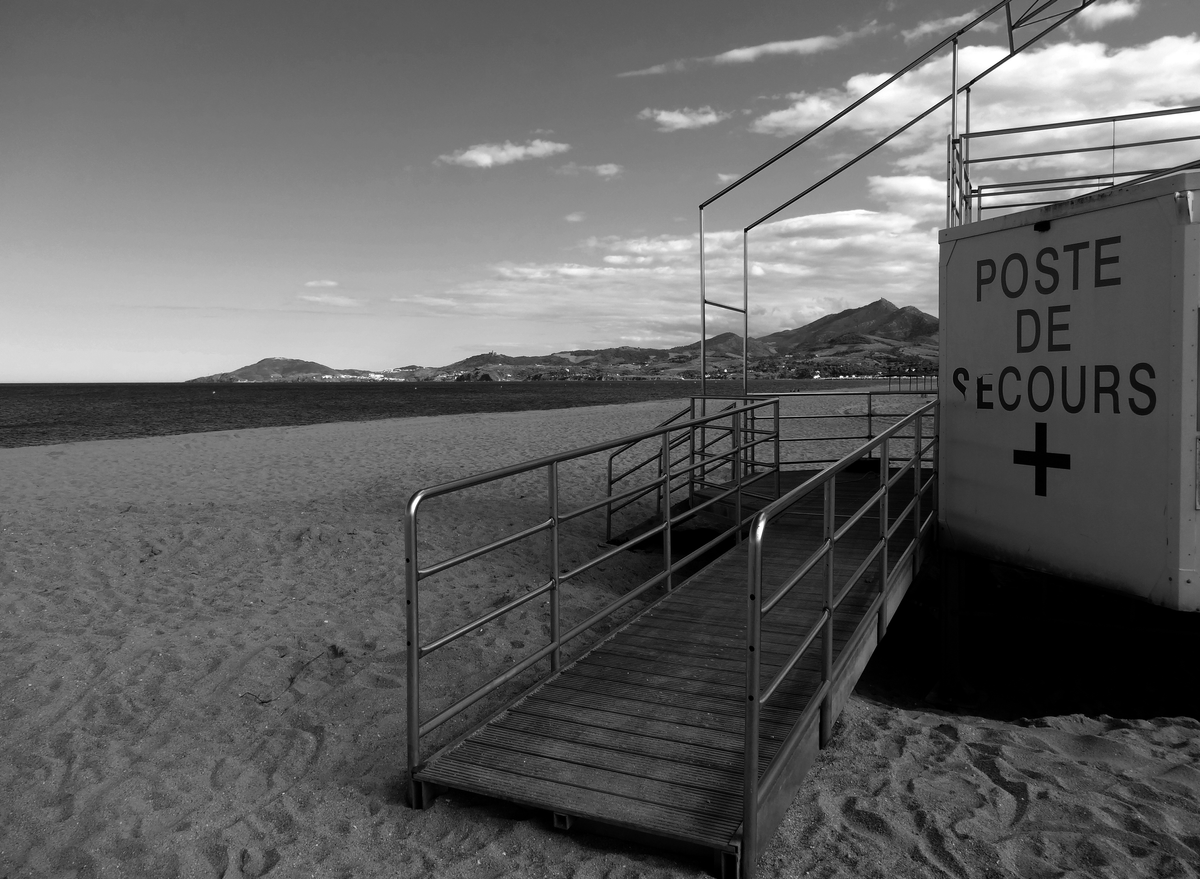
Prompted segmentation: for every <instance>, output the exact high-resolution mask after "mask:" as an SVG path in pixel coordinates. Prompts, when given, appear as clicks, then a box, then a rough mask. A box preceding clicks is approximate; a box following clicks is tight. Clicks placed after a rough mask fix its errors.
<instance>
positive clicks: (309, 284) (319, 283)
mask: <svg viewBox="0 0 1200 879" xmlns="http://www.w3.org/2000/svg"><path fill="white" fill-rule="evenodd" d="M337 285H338V282H337V281H305V282H304V286H305V287H336V286H337Z"/></svg>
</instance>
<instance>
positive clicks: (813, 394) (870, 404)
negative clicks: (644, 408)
mask: <svg viewBox="0 0 1200 879" xmlns="http://www.w3.org/2000/svg"><path fill="white" fill-rule="evenodd" d="M912 378H913V379H914V381H913V382H911V384H920V385H923V386H920V387H913V388H911V389H909V390H905V389H903V388H902V387H899V385H898V387H897V389H895V390H893V389H892V388H891V386H890V383H889V389H888V390H886V391H883V390H861V391H859V390H834V391H784V392H777V391H776V392H762V393H759V392H753V393H751V394H750V395H749V396H748V397H746V398H743V397H738V398H737V399H739V400H741V399H754V400H763V399H779V400H787V399H793V398H801V399H810V398H811V399H821V398H831V397H846V398H849V399H858V398H863V397H865V398H866V409H865V410H864V411H861V412H845V413H830V412H818V413H800V414H788V415H784V414H780V416H779V420H780V422H800V421H813V422H816V421H838V420H843V421H845V420H849V421H851V422H853V421H855V420H858V419H863V418H865V419H866V431H865V432H864V433H850V432H847V433H845V434H837V435H829V434H820V435H813V436H800V437H784V436H782V435H780V436H779V440H778V442H779V443H780V445H781V446H783V445H787V446H794V445H801V447H802V448H803V447H804V446H803V445H802V444H804V443H810V442H812V441H820V442H821V443H825V444H833V443H846V442H852V441H853V442H856V443H857V442H861V441H863V440H869V439H873V438H874V436H875V426H876V423H877V422H886V421H887V420H888V419H892V418H900V417H903V414H905V413H889V412H880V411H879V410H878V409H877V407H876V402H877V401H878V400H879V399H880V398H884V397H908V396H916V395H920V396H927V395H929V394H931V393H936V392H937V387H936V376H927V375H925V374H923V373H920V374H915V375H914V376H912ZM918 379H921V380H928V381H919V382H918V381H917V380H918ZM699 399H700V398H695V399H693V404H692V405H693V409H694V407H695V405H696V403H697V402H698V401H699ZM714 399H721V398H714V397H708V398H707V400H708V401H712V400H714ZM690 411H692V410H684V411H683V412H681V413H678V414H676V415H674V416H672V417H671V418H670V419H668V420H667V421H664V422H662V424H661V425H659V426H660V427H664V426H666V425H667V424H672V423H674V422H675V421H676V420H677V419H678V418H680V417H681V416H683V415H686V414H688V413H689V412H690ZM712 429H713V428H710V430H712ZM777 432H778V431H776V430H769V431H768V433H777ZM721 439H722V437H720V436H718V437H715V438H713V439H711V440H705V441H703V442H702V443H700V444H697V443H696V441H695V439H694V438H693V437H691V436H690V435H681V436H679V437H678V438H676V439H675V440H673V441H672V449H673V450H675V449H678V448H681V447H682V446H683V445H685V444H688V443H689V442H690V443H691V446H692V449H691V454H692V456H693V457H703V456H704V455H705V453H706V452H707V451H708V449H709V448H711V447H712V446H714V445H716V444H717V443H718V442H719V441H720V440H721ZM636 445H637V444H636V443H630V444H627V445H625V446H622V447H620V448H619V449H616V450H615V451H614V452H612V453H611V454H610V455H609V461H608V489H607V491H608V496H609V499H610V505H609V508H608V510H607V514H606V517H605V537H604V539H605V541H611V540H612V539H613V519H614V517H615V515H616V514H617V513H619V512H620V511H621V510H623V509H625V508H626V507H627V506H629V505H630V504H631V503H633V502H634V501H636V500H637V499H638V498H640V497H643V496H645V495H646V494H649V493H650V492H651V491H657V490H658V486H657V484H656V483H655V482H646V483H642V484H641V486H640V487H639V489H638V490H637V492H636V495H635V496H631V495H633V492H626V493H622V494H614V492H615V490H616V487H617V485H619V484H620V483H621V482H623V481H624V480H625V479H628V478H629V477H630V476H632V475H634V474H635V473H638V472H641V471H642V470H644V469H645V468H646V467H649V466H650V465H653V464H656V463H661V460H662V455H661V452H660V451H659V450H655V451H653V452H647V454H646V457H645V458H642V459H639V460H638V461H637V462H636V463H634V464H632V465H630V466H628V467H627V468H626V469H625V470H623V471H621V472H620V473H614V465H615V462H616V459H617V456H618V455H621V454H624V453H626V452H629V451H630V450H632V449H633V448H634V447H635V446H636ZM839 457H840V456H839ZM775 460H776V461H777V462H778V463H779V464H780V465H786V466H815V465H825V464H830V463H833V462H834V461H836V460H838V457H833V458H830V457H814V456H808V457H803V458H792V459H784V458H782V457H780V456H779V454H778V453H777V454H776V457H775ZM750 464H751V466H753V461H751V462H750ZM715 466H716V467H720V466H722V465H720V464H718V465H715ZM688 500H689V503H690V504H693V505H694V503H695V498H694V497H689V498H688ZM659 512H661V500H660V506H659Z"/></svg>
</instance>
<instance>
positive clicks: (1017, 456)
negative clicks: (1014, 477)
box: [1013, 421, 1071, 497]
mask: <svg viewBox="0 0 1200 879" xmlns="http://www.w3.org/2000/svg"><path fill="white" fill-rule="evenodd" d="M1013 463H1014V464H1023V465H1026V466H1029V467H1033V468H1034V469H1033V493H1034V494H1035V495H1037V496H1038V497H1045V496H1046V469H1047V468H1049V467H1052V468H1054V469H1055V470H1070V469H1071V456H1070V455H1064V454H1062V453H1058V452H1047V451H1046V422H1044V421H1036V422H1034V425H1033V451H1032V452H1030V451H1028V450H1027V449H1013Z"/></svg>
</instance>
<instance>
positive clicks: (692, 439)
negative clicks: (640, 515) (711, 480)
mask: <svg viewBox="0 0 1200 879" xmlns="http://www.w3.org/2000/svg"><path fill="white" fill-rule="evenodd" d="M695 418H696V398H695V397H692V420H693V421H694V420H695ZM687 474H688V507H689V509H690V508H691V507H694V506H696V428H695V427H689V428H688V472H687Z"/></svg>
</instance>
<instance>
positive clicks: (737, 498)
mask: <svg viewBox="0 0 1200 879" xmlns="http://www.w3.org/2000/svg"><path fill="white" fill-rule="evenodd" d="M745 414H746V413H744V412H736V411H735V412H734V413H733V419H732V430H733V434H732V436H733V448H731V449H730V450H729V453H730V455H731V456H732V458H731V460H730V462H729V465H730V467H731V468H733V469H732V476H733V484H734V485H736V486H737V491H736V492H735V493H734V495H733V506H734V510H733V519H734V521H735V522H737V524H738V530H737V542H738V543H741V542H742V482H743V479H742V448H741V446H742V418H743V417H744V416H745Z"/></svg>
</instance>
